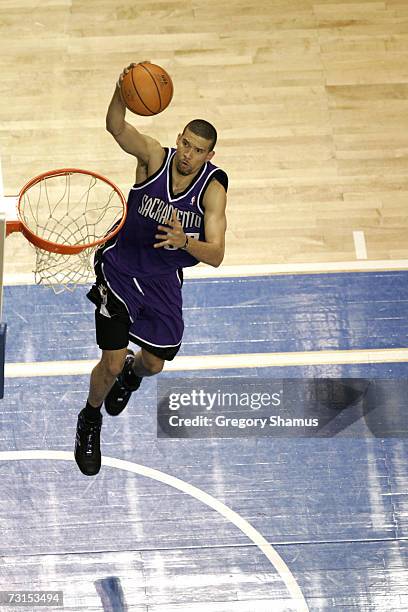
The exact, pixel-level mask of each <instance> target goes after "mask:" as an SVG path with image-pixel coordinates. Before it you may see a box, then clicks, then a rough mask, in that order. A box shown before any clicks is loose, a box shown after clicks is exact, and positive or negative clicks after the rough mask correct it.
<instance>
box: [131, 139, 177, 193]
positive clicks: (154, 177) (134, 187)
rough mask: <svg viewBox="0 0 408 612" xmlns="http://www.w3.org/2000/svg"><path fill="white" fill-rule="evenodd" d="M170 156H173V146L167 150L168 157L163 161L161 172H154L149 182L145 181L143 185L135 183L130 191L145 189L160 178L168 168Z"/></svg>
mask: <svg viewBox="0 0 408 612" xmlns="http://www.w3.org/2000/svg"><path fill="white" fill-rule="evenodd" d="M170 158H171V148H169V149H168V151H167V158H166V160H165V161H164V162H163V167H162V169H161V170H160V172H159V174H153V176H152V177H151V178H150V179H148V180H147V182H143V183H142V184H141V185H134V186H133V187H131V188H130V191H139V189H144V188H145V187H147V186H148V185H150V184H151V183H153V181H155V180H156V179H157V178H159V176H161V175H162V174H163V172H164V171H165V170H166V169H167V166H168V163H169V161H170Z"/></svg>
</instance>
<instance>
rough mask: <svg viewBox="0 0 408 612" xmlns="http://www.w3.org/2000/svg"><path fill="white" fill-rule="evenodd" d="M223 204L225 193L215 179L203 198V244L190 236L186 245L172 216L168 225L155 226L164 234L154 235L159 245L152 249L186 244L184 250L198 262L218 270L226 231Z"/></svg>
mask: <svg viewBox="0 0 408 612" xmlns="http://www.w3.org/2000/svg"><path fill="white" fill-rule="evenodd" d="M226 205H227V194H226V191H225V188H224V187H223V186H222V185H221V183H219V182H218V181H217V180H216V179H214V180H213V181H211V183H210V184H209V185H208V187H207V190H206V192H205V194H204V198H203V206H204V228H205V241H204V240H197V239H195V238H191V237H190V236H189V237H188V242H187V245H186V240H187V236H186V234H185V233H184V231H183V228H182V226H181V224H180V222H179V220H178V219H177V217H176V215H175V214H173V217H172V219H171V221H170V222H169V223H168V224H167V226H163V225H159V226H158V228H157V229H158V231H160V232H164V233H161V234H157V235H156V238H157V239H160V242H157V243H156V244H155V245H154V247H155V248H160V247H163V246H166V245H171V246H174V247H176V248H183V247H184V245H186V246H185V250H186V251H187V252H188V253H190V255H192V256H193V257H195V258H196V259H198V261H202V262H203V263H206V264H209V265H210V266H214V267H215V268H217V267H218V266H219V265H220V264H221V262H222V260H223V259H224V252H225V232H226V229H227V218H226V216H225V208H226Z"/></svg>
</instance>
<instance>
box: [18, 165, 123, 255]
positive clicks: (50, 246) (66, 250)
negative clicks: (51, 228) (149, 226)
mask: <svg viewBox="0 0 408 612" xmlns="http://www.w3.org/2000/svg"><path fill="white" fill-rule="evenodd" d="M66 174H86V175H88V176H93V177H95V178H97V179H99V180H100V181H103V182H104V183H106V184H107V185H109V186H110V187H112V189H114V190H115V191H116V193H117V194H118V196H119V197H120V200H121V202H122V205H123V216H122V218H121V220H120V222H119V224H118V225H117V226H116V227H115V229H114V230H112V231H111V232H109V234H106V236H103V238H99V239H98V240H95V241H94V242H89V243H84V244H74V245H68V244H58V243H57V242H50V241H49V240H45V239H44V238H41V237H40V236H37V234H35V233H34V232H33V231H32V230H30V228H29V227H28V226H27V225H26V224H25V223H24V221H23V219H22V214H21V200H22V197H23V195H24V194H25V193H26V192H27V191H28V190H29V189H30V187H33V185H36V184H37V183H39V182H40V181H42V180H43V179H45V178H48V177H52V176H64V175H66ZM17 210H18V216H19V220H18V221H17V222H16V224H19V225H18V226H17V225H14V222H11V223H10V226H14V228H15V229H14V228H13V229H12V231H20V232H21V233H22V234H23V235H24V236H25V238H27V240H29V241H30V242H31V243H32V244H33V245H34V246H36V247H38V248H39V249H42V250H43V251H49V252H51V253H60V254H65V255H75V254H76V253H81V251H84V250H85V249H90V248H92V247H95V246H98V244H103V243H104V242H107V241H108V240H110V239H111V238H113V236H115V235H116V234H117V233H118V231H119V230H120V229H121V228H122V227H123V225H124V223H125V221H126V214H127V204H126V198H125V196H124V195H123V193H122V192H121V190H120V189H119V187H117V186H116V185H115V183H113V182H112V181H111V180H109V179H107V178H106V177H105V176H102V174H98V173H97V172H92V171H91V170H81V169H80V168H59V169H58V170H49V171H48V172H43V174H39V175H38V176H35V177H34V178H32V179H31V180H30V181H28V183H26V184H25V185H24V187H23V188H22V189H21V191H20V193H19V195H18V204H17ZM10 229H11V228H10Z"/></svg>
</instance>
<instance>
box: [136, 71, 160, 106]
mask: <svg viewBox="0 0 408 612" xmlns="http://www.w3.org/2000/svg"><path fill="white" fill-rule="evenodd" d="M139 66H140V67H141V68H143V69H144V70H146V72H147V74H148V75H149V76H150V78H151V79H152V81H153V83H154V86H155V87H156V90H157V95H158V96H159V108H160V110H159V112H160V111H161V110H162V98H161V95H160V89H159V88H158V86H157V83H156V79H155V78H154V74H153V73H152V72H150V70H149V69H148V68H146V66H145V65H144V64H139Z"/></svg>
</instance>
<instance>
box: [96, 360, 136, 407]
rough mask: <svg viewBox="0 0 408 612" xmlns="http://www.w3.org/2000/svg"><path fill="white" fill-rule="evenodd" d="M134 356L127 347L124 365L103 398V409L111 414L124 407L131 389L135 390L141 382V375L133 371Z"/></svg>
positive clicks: (131, 391)
mask: <svg viewBox="0 0 408 612" xmlns="http://www.w3.org/2000/svg"><path fill="white" fill-rule="evenodd" d="M134 358H135V354H134V352H133V351H131V350H130V349H128V355H127V357H126V359H125V365H124V366H123V369H122V371H121V373H120V374H119V376H118V377H117V378H116V380H115V382H114V383H113V387H112V389H111V390H110V391H109V393H108V395H107V396H106V398H105V409H106V412H107V413H108V414H110V415H111V416H117V415H118V414H120V413H121V412H122V410H124V409H125V408H126V406H127V403H128V401H129V399H130V396H131V395H132V393H133V391H137V389H138V388H139V387H140V383H141V382H142V377H141V376H136V374H135V373H134V371H133V367H132V366H133V361H134Z"/></svg>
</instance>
